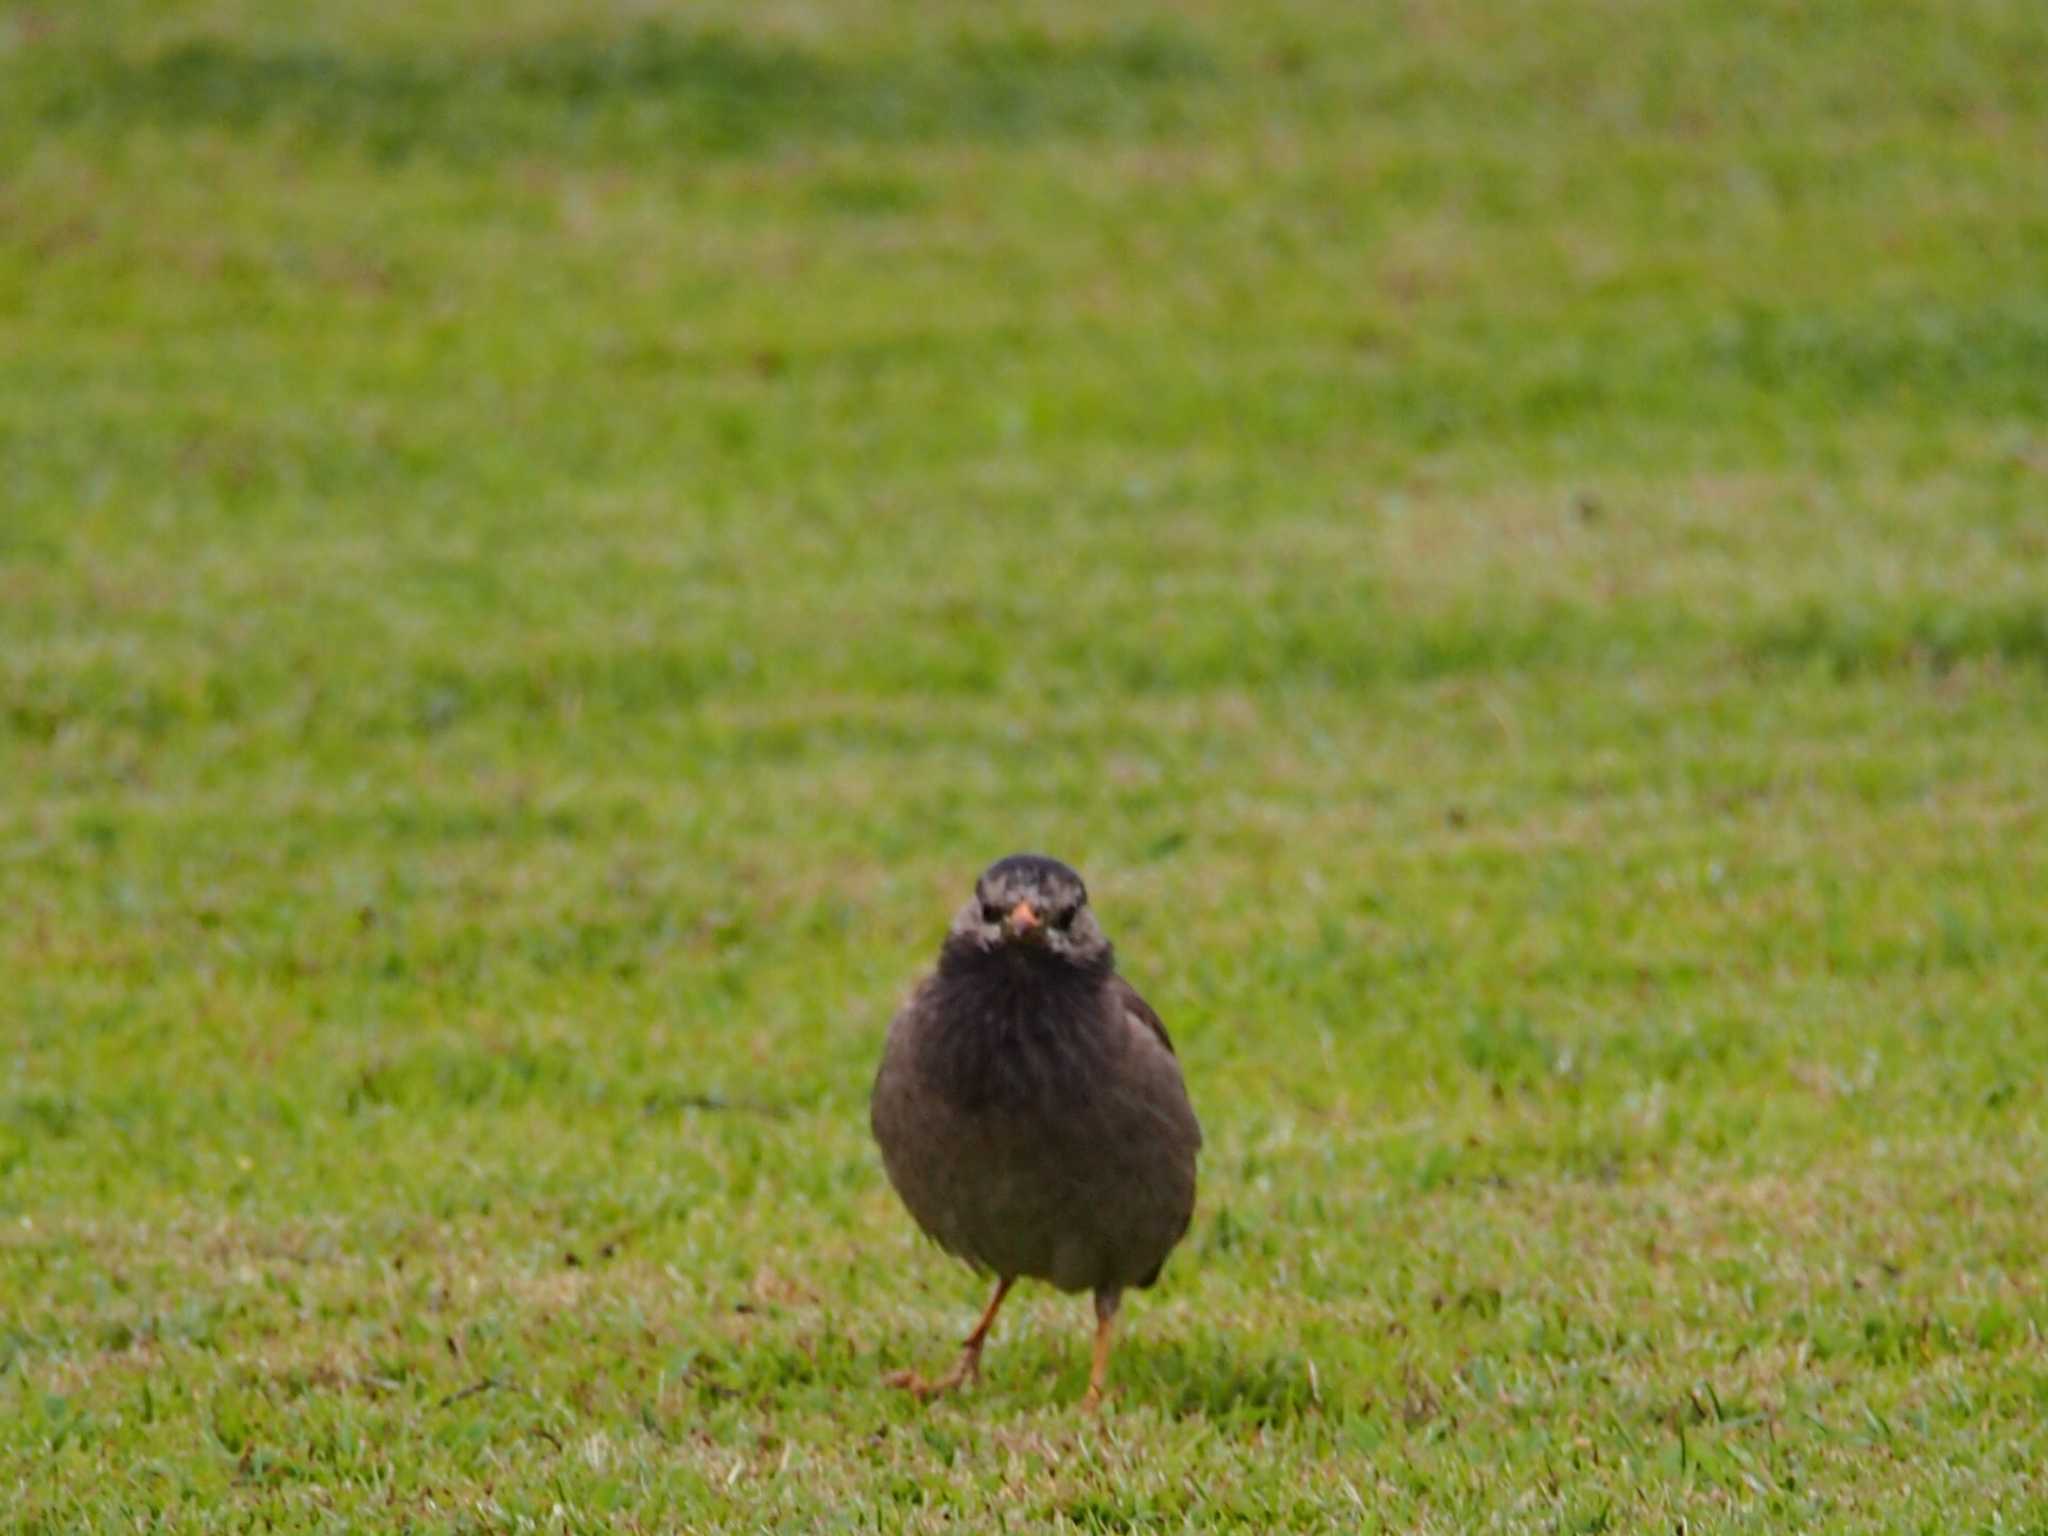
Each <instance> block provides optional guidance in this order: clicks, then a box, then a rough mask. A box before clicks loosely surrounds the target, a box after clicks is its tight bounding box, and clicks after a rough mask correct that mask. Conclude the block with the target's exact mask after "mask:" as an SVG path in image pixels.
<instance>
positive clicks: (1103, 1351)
mask: <svg viewBox="0 0 2048 1536" xmlns="http://www.w3.org/2000/svg"><path fill="white" fill-rule="evenodd" d="M1122 1300H1123V1292H1122V1291H1097V1292H1096V1293H1095V1358H1094V1360H1093V1361H1092V1362H1091V1363H1090V1365H1089V1367H1088V1395H1087V1396H1086V1397H1084V1398H1082V1399H1081V1411H1082V1412H1083V1413H1094V1412H1096V1411H1097V1410H1098V1409H1100V1408H1101V1407H1102V1382H1103V1378H1104V1377H1105V1376H1107V1375H1108V1374H1109V1345H1110V1337H1111V1334H1112V1331H1113V1330H1114V1329H1115V1327H1116V1309H1117V1304H1118V1303H1119V1302H1121V1301H1122Z"/></svg>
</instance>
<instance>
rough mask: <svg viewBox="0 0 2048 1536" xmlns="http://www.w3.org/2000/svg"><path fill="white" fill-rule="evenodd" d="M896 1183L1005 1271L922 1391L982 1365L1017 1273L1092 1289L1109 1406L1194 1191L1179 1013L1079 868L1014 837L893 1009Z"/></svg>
mask: <svg viewBox="0 0 2048 1536" xmlns="http://www.w3.org/2000/svg"><path fill="white" fill-rule="evenodd" d="M869 1120H870V1124H871V1126H872V1129H873V1131H874V1137H875V1141H876V1143H877V1144H878V1145H879V1147H880V1149H881V1154H882V1165H883V1169H884V1171H885V1172H886V1173H887V1175H888V1179H889V1182H890V1184H891V1185H892V1186H893V1187H894V1188H895V1190H896V1193H897V1194H898V1195H899V1196H900V1197H901V1198H902V1201H903V1204H904V1205H905V1206H906V1207H907V1208H908V1209H909V1211H910V1214H911V1216H912V1218H913V1219H914V1220H915V1221H916V1222H917V1225H918V1226H919V1227H920V1228H922V1229H923V1230H924V1232H925V1234H926V1235H927V1236H929V1237H931V1238H933V1239H935V1240H936V1241H937V1243H938V1244H939V1246H940V1247H941V1248H943V1249H945V1250H946V1251H947V1252H949V1253H951V1254H953V1255H954V1256H955V1257H957V1258H960V1259H964V1260H965V1261H967V1263H968V1264H969V1265H970V1266H971V1267H973V1268H974V1269H976V1270H977V1271H979V1272H981V1273H983V1274H992V1275H993V1276H994V1278H995V1294H994V1296H993V1297H992V1298H991V1299H990V1301H989V1303H988V1306H987V1307H986V1308H985V1309H984V1310H983V1312H982V1314H981V1319H980V1321H979V1322H977V1323H976V1324H975V1326H974V1330H973V1332H971V1333H969V1334H968V1335H967V1337H966V1339H965V1340H964V1341H963V1343H962V1345H961V1351H960V1356H959V1359H958V1360H957V1361H956V1362H954V1364H953V1366H952V1368H951V1369H950V1370H949V1371H947V1372H945V1374H943V1375H941V1376H938V1377H936V1378H933V1379H927V1378H925V1377H923V1376H921V1375H919V1374H918V1373H917V1372H915V1371H910V1370H905V1371H898V1372H896V1373H894V1374H893V1375H892V1376H891V1377H890V1378H889V1380H890V1382H891V1383H892V1384H893V1385H896V1386H899V1387H902V1388H905V1389H907V1390H909V1391H910V1392H912V1393H913V1394H915V1395H916V1396H917V1397H918V1398H919V1399H921V1400H928V1399H930V1398H933V1397H936V1396H937V1395H939V1394H940V1393H943V1392H947V1391H949V1390H951V1389H953V1388H955V1387H958V1386H960V1385H961V1384H962V1383H965V1382H973V1381H976V1380H978V1379H979V1378H980V1374H981V1351H982V1346H983V1344H984V1343H986V1342H987V1339H988V1335H989V1330H990V1328H991V1327H992V1326H993V1325H994V1323H995V1319H996V1312H997V1310H998V1309H999V1308H1000V1307H1001V1306H1002V1304H1003V1298H1004V1297H1006V1296H1008V1295H1009V1294H1010V1290H1011V1287H1013V1286H1014V1285H1015V1284H1016V1283H1017V1281H1018V1280H1020V1279H1032V1280H1042V1281H1045V1282H1047V1283H1048V1284H1050V1285H1052V1286H1054V1287H1056V1288H1057V1289H1059V1290H1061V1291H1066V1292H1080V1291H1088V1292H1092V1293H1093V1296H1094V1300H1095V1342H1094V1352H1093V1358H1092V1361H1091V1364H1090V1368H1089V1373H1088V1389H1087V1393H1086V1395H1085V1397H1084V1398H1083V1400H1082V1405H1083V1407H1084V1409H1085V1410H1087V1411H1088V1412H1091V1413H1093V1412H1095V1411H1097V1410H1098V1409H1099V1407H1100V1405H1101V1402H1102V1396H1103V1388H1104V1379H1105V1377H1106V1375H1107V1373H1108V1369H1109V1356H1110V1347H1111V1338H1112V1333H1113V1329H1114V1325H1115V1321H1116V1315H1117V1309H1118V1306H1119V1304H1120V1303H1121V1301H1122V1298H1123V1293H1124V1292H1125V1291H1126V1290H1130V1289H1133V1288H1138V1289H1142V1288H1145V1287H1148V1286H1150V1285H1152V1284H1153V1283H1154V1282H1155V1281H1157V1280H1158V1278H1159V1274H1160V1271H1161V1269H1162V1267H1163V1266H1164V1265H1165V1263H1166V1258H1167V1255H1168V1254H1169V1253H1171V1252H1172V1250H1173V1248H1174V1247H1175V1245H1176V1244H1178V1243H1179V1242H1180V1240H1181V1238H1182V1237H1183V1236H1185V1235H1186V1233H1187V1230H1188V1224H1189V1222H1190V1221H1191V1220H1192V1219H1193V1216H1194V1209H1195V1162H1196V1154H1197V1153H1198V1152H1199V1150H1200V1148H1201V1145H1202V1129H1201V1125H1200V1123H1199V1122H1198V1121H1197V1120H1196V1118H1195V1111H1194V1106H1193V1105H1192V1104H1191V1103H1190V1102H1189V1099H1188V1092H1187V1086H1186V1084H1185V1082H1184V1081H1183V1080H1182V1077H1181V1069H1180V1062H1179V1060H1178V1058H1177V1057H1176V1055H1175V1053H1174V1048H1173V1041H1172V1039H1171V1038H1170V1037H1169V1036H1168V1035H1167V1032H1166V1026H1165V1025H1164V1024H1163V1023H1161V1022H1160V1018H1159V1015H1158V1014H1157V1013H1155V1012H1153V1010H1152V1008H1151V1005H1150V1004H1148V1003H1147V1002H1146V1001H1145V999H1144V998H1142V997H1140V996H1139V995H1138V992H1137V990H1136V989H1135V988H1134V987H1132V985H1131V984H1130V983H1129V982H1128V981H1126V980H1124V978H1123V977H1122V976H1120V975H1118V974H1117V968H1116V952H1115V949H1114V948H1113V946H1112V945H1111V944H1110V941H1109V939H1108V938H1107V937H1106V936H1105V935H1104V933H1103V931H1102V927H1101V925H1100V923H1098V922H1097V920H1096V917H1095V913H1094V910H1093V909H1092V908H1091V907H1090V906H1089V905H1088V889H1087V887H1086V886H1085V885H1084V884H1083V883H1082V881H1081V877H1080V876H1079V875H1078V874H1076V873H1075V872H1074V871H1073V870H1072V869H1070V868H1069V867H1068V866H1067V865H1065V864H1063V863H1061V862H1060V861H1059V860H1057V859H1053V858H1047V857H1045V856H1044V855H1041V854H1031V853H1018V854H1012V855H1010V856H1009V857H1007V858H1003V859H998V860H997V861H996V862H995V863H993V864H991V865H990V866H989V867H988V868H987V869H986V870H985V871H983V872H982V875H981V877H980V878H979V879H978V880H976V881H975V884H974V893H973V895H972V896H971V897H970V898H969V899H968V901H967V903H966V904H965V905H964V906H962V907H961V908H960V909H959V912H958V913H957V914H956V915H955V917H954V918H953V921H952V926H951V927H950V928H949V930H948V931H947V934H946V937H945V941H944V942H943V944H941V946H940V948H939V958H938V964H937V967H936V968H935V969H934V970H932V971H931V972H930V973H929V974H928V975H926V976H924V977H923V978H922V979H921V980H920V981H918V982H917V984H916V985H915V986H914V988H913V989H912V991H911V993H910V995H909V997H908V998H907V1000H906V1001H905V1002H904V1003H903V1005H902V1007H901V1008H900V1009H899V1010H898V1011H897V1013H896V1015H895V1017H894V1018H893V1019H892V1020H891V1022H890V1025H889V1030H888V1036H887V1040H886V1043H885V1044H884V1046H883V1050H882V1061H881V1066H880V1069H879V1070H878V1071H877V1073H876V1075H875V1082H874V1090H873V1094H872V1096H871V1098H870V1101H869Z"/></svg>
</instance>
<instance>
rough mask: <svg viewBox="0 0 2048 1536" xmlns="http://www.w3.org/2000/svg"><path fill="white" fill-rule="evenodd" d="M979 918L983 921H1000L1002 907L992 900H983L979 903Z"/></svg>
mask: <svg viewBox="0 0 2048 1536" xmlns="http://www.w3.org/2000/svg"><path fill="white" fill-rule="evenodd" d="M981 920H982V921H983V922H984V923H1000V922H1001V921H1002V920H1003V909H1002V908H1001V907H999V906H997V905H996V904H995V903H994V902H992V901H984V902H983V903H982V904H981Z"/></svg>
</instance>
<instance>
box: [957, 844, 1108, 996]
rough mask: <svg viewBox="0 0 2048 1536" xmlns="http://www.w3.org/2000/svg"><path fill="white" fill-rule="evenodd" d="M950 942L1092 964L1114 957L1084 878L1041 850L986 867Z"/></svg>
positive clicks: (1014, 854) (1086, 965)
mask: <svg viewBox="0 0 2048 1536" xmlns="http://www.w3.org/2000/svg"><path fill="white" fill-rule="evenodd" d="M949 941H950V942H954V943H964V944H968V945H972V946H973V947H974V948H976V949H978V950H981V951H983V952H984V953H993V952H995V951H997V950H1001V949H1005V948H1008V949H1012V950H1015V951H1016V952H1018V953H1022V954H1043V955H1046V956H1049V957H1051V958H1053V959H1058V960H1064V961H1067V962H1068V963H1069V964H1073V965H1078V966H1084V967H1090V968H1092V967H1096V966H1103V965H1106V964H1108V962H1109V960H1110V957H1111V951H1110V945H1109V940H1108V938H1106V937H1105V936H1104V934H1103V932H1102V929H1101V927H1100V925H1098V924H1097V923H1096V921H1095V914H1094V913H1093V912H1092V911H1090V910H1089V908H1088V888H1087V887H1086V886H1085V885H1083V884H1082V883H1081V877H1080V876H1079V875H1077V874H1075V873H1074V872H1073V871H1072V870H1071V869H1069V868H1067V866H1066V865H1064V864H1062V863H1061V862H1060V861H1059V860H1058V859H1048V858H1046V857H1044V856H1043V855H1041V854H1036V853H1013V854H1011V855H1010V856H1009V857H1008V858H1007V859H998V860H997V861H996V862H995V863H993V864H991V865H989V867H988V868H987V869H985V870H983V871H982V875H981V878H980V879H979V880H977V881H975V882H974V896H973V898H972V899H971V900H970V901H969V902H968V903H967V905H966V906H964V907H962V908H961V909H960V911H959V914H958V915H957V916H956V917H955V918H954V919H953V931H952V933H951V934H950V935H949Z"/></svg>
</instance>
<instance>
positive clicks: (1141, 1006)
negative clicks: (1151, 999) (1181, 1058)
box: [1109, 976, 1175, 1056]
mask: <svg viewBox="0 0 2048 1536" xmlns="http://www.w3.org/2000/svg"><path fill="white" fill-rule="evenodd" d="M1109 985H1110V990H1111V992H1112V993H1113V995H1114V996H1115V998H1116V1000H1117V1002H1118V1003H1119V1004H1121V1005H1122V1007H1123V1010H1124V1017H1125V1018H1127V1019H1132V1020H1135V1021H1136V1022H1137V1023H1139V1024H1142V1025H1143V1026H1144V1027H1145V1028H1146V1029H1149V1030H1151V1031H1152V1036H1153V1038H1154V1039H1156V1040H1157V1041H1158V1042H1159V1043H1160V1044H1161V1045H1163V1046H1165V1047H1166V1054H1167V1055H1169V1056H1171V1055H1173V1054H1175V1053H1174V1049H1173V1037H1172V1036H1171V1035H1169V1034H1167V1032H1166V1026H1165V1024H1163V1023H1161V1022H1160V1018H1159V1015H1158V1014H1156V1013H1154V1012H1153V1011H1152V1005H1151V1004H1150V1003H1148V1002H1146V1001H1145V999H1144V998H1142V997H1140V996H1138V989H1137V988H1136V987H1134V986H1132V985H1131V984H1130V983H1129V982H1128V981H1125V980H1124V979H1123V977H1121V976H1112V977H1110V979H1109Z"/></svg>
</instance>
